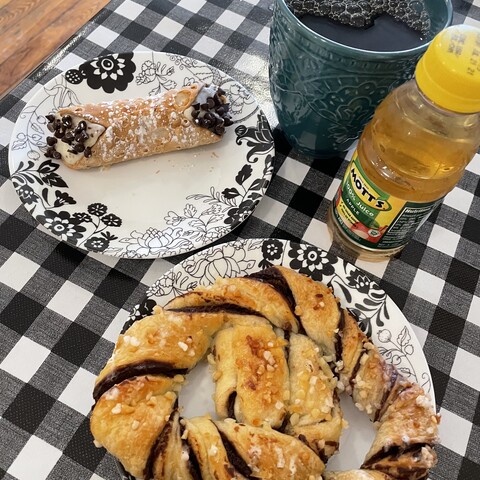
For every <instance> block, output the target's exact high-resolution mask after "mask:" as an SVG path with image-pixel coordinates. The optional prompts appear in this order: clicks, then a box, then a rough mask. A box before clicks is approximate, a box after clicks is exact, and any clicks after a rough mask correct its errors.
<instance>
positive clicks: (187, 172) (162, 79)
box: [9, 52, 274, 258]
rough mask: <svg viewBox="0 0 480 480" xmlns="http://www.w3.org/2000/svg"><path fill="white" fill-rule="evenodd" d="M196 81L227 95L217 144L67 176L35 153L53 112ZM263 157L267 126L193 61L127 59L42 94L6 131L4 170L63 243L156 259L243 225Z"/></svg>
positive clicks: (267, 155) (269, 153)
mask: <svg viewBox="0 0 480 480" xmlns="http://www.w3.org/2000/svg"><path fill="white" fill-rule="evenodd" d="M119 72H120V73H121V74H119ZM197 81H200V82H205V83H213V84H216V85H219V86H221V87H222V88H223V89H224V90H225V91H226V93H227V97H228V100H229V102H230V107H231V113H232V119H233V121H234V125H232V126H231V127H229V128H228V129H227V131H226V133H225V136H224V138H223V139H222V141H221V142H219V143H216V144H213V145H208V146H204V147H199V148H195V149H191V150H183V151H178V152H172V153H167V154H162V155H157V156H153V157H149V158H145V159H139V160H133V161H129V162H126V163H124V164H117V165H113V166H112V167H110V168H108V169H103V170H102V169H98V168H96V169H92V170H84V171H82V170H71V169H69V168H68V167H65V166H64V165H63V164H62V162H61V161H60V162H59V161H57V160H53V159H47V158H45V156H44V154H43V152H44V150H45V138H46V136H47V135H49V134H50V133H49V132H48V130H47V128H46V120H45V118H44V116H45V115H47V114H49V113H52V112H54V111H56V110H57V109H58V108H60V107H64V106H69V105H74V104H81V103H90V102H94V103H95V102H101V101H108V100H114V99H120V98H134V97H142V96H143V97H145V96H148V95H155V94H157V93H161V92H163V91H165V90H168V89H172V88H177V87H182V86H184V85H188V84H191V83H193V82H197ZM273 158H274V143H273V138H272V134H271V131H270V127H269V125H268V122H267V119H266V117H265V115H264V113H263V112H262V111H261V110H260V108H259V106H258V104H257V102H256V101H255V99H254V97H253V96H252V95H251V93H249V92H248V91H247V90H246V89H245V88H244V87H243V86H242V85H240V84H239V83H238V82H236V81H235V80H233V79H232V78H231V77H229V76H228V75H226V74H225V73H223V72H221V71H220V70H218V69H216V68H214V67H212V66H210V65H207V64H206V63H203V62H201V61H199V60H194V59H191V58H188V57H183V56H179V55H173V54H168V53H158V52H135V53H125V54H113V55H108V56H106V57H101V58H99V59H94V60H92V61H89V62H86V63H83V64H82V65H79V66H78V67H76V68H73V69H70V70H68V71H67V72H65V73H61V74H60V75H57V76H56V77H55V78H53V79H52V80H51V81H49V82H48V83H47V84H46V85H45V86H44V87H42V89H41V90H40V91H39V92H37V94H36V95H35V96H34V97H32V99H31V100H30V101H29V102H28V104H27V105H26V107H25V108H24V109H23V111H22V113H21V114H20V116H19V118H18V120H17V123H16V124H15V127H14V130H13V134H12V138H11V141H10V150H9V168H10V174H11V179H12V181H13V184H14V186H15V189H16V191H17V193H18V195H19V197H20V199H21V200H22V202H23V203H24V205H25V207H26V208H27V210H28V211H29V212H30V213H31V214H32V215H33V216H34V217H35V218H36V219H37V221H39V222H40V223H41V224H43V225H44V226H45V227H46V228H48V229H49V230H50V231H51V232H53V233H54V234H56V235H58V236H59V237H60V238H61V239H62V240H63V241H66V242H68V243H70V244H72V245H75V246H77V247H80V248H83V249H86V250H90V251H94V252H101V253H105V254H109V255H113V256H116V257H126V258H161V257H168V256H171V255H177V254H179V253H185V252H189V251H192V250H195V249H198V248H201V247H204V246H205V245H209V244H210V243H212V242H214V241H215V240H218V239H219V238H221V237H223V236H224V235H226V234H227V233H229V232H230V231H231V230H232V229H234V228H235V227H237V226H238V225H239V224H240V223H241V222H243V221H244V220H245V219H246V218H247V217H248V216H249V215H250V214H251V213H252V211H253V210H254V209H255V207H256V205H257V204H258V202H259V201H260V199H261V198H262V197H263V195H264V194H265V191H266V189H267V187H268V184H269V181H270V178H271V175H272V171H273Z"/></svg>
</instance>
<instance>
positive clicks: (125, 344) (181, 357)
mask: <svg viewBox="0 0 480 480" xmlns="http://www.w3.org/2000/svg"><path fill="white" fill-rule="evenodd" d="M223 322H224V316H223V314H222V313H214V314H205V313H183V312H182V313H177V312H175V313H172V312H168V311H165V310H163V309H162V308H159V307H157V308H156V309H155V313H154V314H153V315H150V316H148V317H145V318H143V319H142V320H139V321H137V322H135V323H134V324H133V325H132V326H131V327H130V328H129V329H128V330H127V331H126V332H125V333H124V334H123V335H120V336H119V338H118V341H117V344H116V345H115V349H114V351H113V354H112V356H111V357H110V359H109V360H108V362H107V364H106V365H105V367H104V368H103V370H102V371H101V372H100V374H99V375H98V378H97V380H96V382H95V385H96V392H95V397H98V394H99V393H101V392H102V391H103V390H104V388H105V384H106V386H107V387H108V388H109V386H110V385H111V384H112V382H113V384H114V383H116V381H118V379H120V380H121V379H123V378H124V376H127V378H128V377H131V376H132V375H134V374H141V373H155V374H167V375H169V376H172V375H175V374H177V373H180V374H182V373H186V372H187V371H188V370H190V369H191V368H193V367H194V366H195V365H196V364H197V362H198V361H199V360H200V359H201V358H203V356H204V355H205V353H206V351H207V349H208V348H209V347H210V341H211V337H212V335H213V334H214V333H215V332H216V331H217V330H218V329H219V328H220V327H221V326H222V325H223Z"/></svg>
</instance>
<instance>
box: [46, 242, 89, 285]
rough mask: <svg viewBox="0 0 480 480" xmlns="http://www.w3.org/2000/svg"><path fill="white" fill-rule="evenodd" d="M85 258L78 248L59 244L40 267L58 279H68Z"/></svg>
mask: <svg viewBox="0 0 480 480" xmlns="http://www.w3.org/2000/svg"><path fill="white" fill-rule="evenodd" d="M85 257H86V254H85V253H83V252H82V251H81V250H79V249H78V248H74V247H71V246H70V245H68V244H66V243H63V242H61V243H59V244H58V245H57V246H56V247H55V249H54V250H53V251H52V253H51V254H50V255H49V256H48V258H47V259H46V260H45V261H44V262H43V263H42V267H43V268H46V269H47V270H49V271H50V272H52V273H54V274H55V275H58V276H59V277H62V278H64V279H68V278H69V277H70V275H71V274H72V273H73V272H74V270H75V269H76V268H77V267H78V266H79V265H80V263H82V261H83V259H84V258H85Z"/></svg>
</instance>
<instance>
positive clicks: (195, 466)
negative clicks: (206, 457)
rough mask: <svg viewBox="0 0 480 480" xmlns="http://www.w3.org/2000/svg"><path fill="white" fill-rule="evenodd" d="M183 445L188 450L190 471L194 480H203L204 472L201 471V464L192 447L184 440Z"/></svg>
mask: <svg viewBox="0 0 480 480" xmlns="http://www.w3.org/2000/svg"><path fill="white" fill-rule="evenodd" d="M182 445H183V446H186V447H187V448H188V471H189V473H190V475H191V476H192V478H193V480H202V479H203V477H202V471H201V470H200V463H199V462H198V458H197V456H196V455H195V452H194V451H193V448H192V446H191V445H190V443H189V442H188V440H182Z"/></svg>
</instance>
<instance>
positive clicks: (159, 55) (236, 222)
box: [8, 49, 276, 260]
mask: <svg viewBox="0 0 480 480" xmlns="http://www.w3.org/2000/svg"><path fill="white" fill-rule="evenodd" d="M115 55H117V56H119V55H131V60H132V62H134V63H135V66H136V70H135V71H136V72H138V71H139V70H140V68H141V65H142V63H143V62H145V61H148V60H151V59H152V60H153V61H156V62H158V61H159V60H160V61H162V62H165V61H167V62H170V63H171V64H173V63H174V62H175V61H180V62H182V61H183V62H192V65H194V66H195V67H207V68H208V69H210V71H211V72H212V74H214V73H216V74H217V75H220V76H221V78H222V79H223V83H227V82H232V83H233V84H235V85H238V86H239V87H240V89H241V90H242V91H243V92H246V93H247V94H248V97H249V98H250V99H251V104H252V105H253V106H254V109H253V110H252V111H251V112H250V113H249V114H248V115H246V116H243V117H241V118H240V119H237V120H236V122H239V123H236V126H237V127H238V126H242V123H241V122H244V121H246V120H249V119H250V118H251V117H254V116H255V115H256V116H257V119H258V121H259V120H260V116H261V118H262V121H263V122H264V123H262V126H266V128H267V130H268V134H269V138H266V139H265V138H263V140H265V144H264V145H268V146H269V149H268V150H267V152H266V153H265V155H264V157H265V158H266V157H270V158H271V161H270V167H269V168H267V166H265V168H264V171H263V173H260V172H258V171H257V175H258V178H257V179H256V180H259V181H260V182H261V185H260V188H259V189H256V192H255V194H256V198H255V201H253V202H248V200H247V202H241V203H240V206H241V208H240V206H239V208H238V209H237V210H238V211H237V212H234V214H232V222H231V223H230V224H227V222H225V224H224V225H222V229H221V231H219V232H217V233H218V235H217V236H215V235H211V236H210V237H208V236H207V235H205V236H204V237H203V239H199V240H191V241H190V240H188V242H187V243H189V246H188V247H186V248H184V247H182V244H180V245H179V246H177V247H173V248H172V247H166V248H162V249H160V251H159V252H158V253H153V252H152V250H151V249H150V250H149V253H148V254H146V255H140V256H136V255H135V254H133V255H131V254H129V253H128V251H127V247H128V243H126V242H125V243H124V244H123V246H121V245H120V242H117V243H116V249H117V251H112V250H110V251H109V250H108V248H107V249H106V250H98V249H95V248H91V247H88V246H86V245H85V242H86V240H88V237H85V238H84V239H83V241H82V244H81V245H78V244H77V240H76V239H75V238H73V239H72V238H71V237H67V238H64V237H62V235H61V234H60V233H57V232H55V231H52V230H51V229H50V228H48V227H47V226H46V224H47V223H48V222H47V220H46V218H45V216H44V213H45V212H46V211H48V207H47V208H45V207H42V208H40V209H38V210H36V211H33V210H34V208H33V209H30V208H29V201H28V200H29V199H28V198H24V197H23V196H22V195H21V194H20V190H21V187H23V186H24V185H16V184H15V183H14V181H13V177H14V176H15V175H16V174H18V172H19V169H20V165H21V164H22V162H28V160H29V159H28V158H27V154H28V153H30V152H31V151H32V149H31V148H30V149H29V150H28V149H27V148H26V149H22V154H23V157H24V158H17V154H16V153H15V152H14V150H15V149H14V140H15V137H16V136H17V135H18V134H24V132H25V131H26V128H25V127H21V125H24V126H28V124H29V122H28V120H25V119H24V116H25V115H27V113H26V112H27V111H28V108H29V107H30V108H31V107H34V106H36V104H37V103H38V102H39V101H40V100H43V99H44V98H45V97H46V90H47V89H49V88H52V87H53V86H55V85H56V84H57V82H58V80H60V81H63V82H66V79H65V77H66V74H67V72H70V71H72V70H76V71H78V69H79V68H80V67H81V66H82V65H85V64H90V63H92V62H94V61H97V60H102V59H105V58H108V57H112V56H115ZM185 64H186V63H185ZM181 65H184V64H181ZM182 68H183V67H179V68H178V71H182ZM183 73H184V75H182V76H183V77H184V80H185V79H186V78H187V75H188V74H189V73H190V72H189V71H184V72H183ZM197 80H199V79H198V77H197ZM199 81H200V80H199ZM80 83H81V82H80ZM134 83H135V81H131V82H130V84H134ZM137 83H138V82H137ZM69 86H71V88H72V89H74V88H75V86H76V85H74V84H72V85H70V84H69ZM87 88H90V90H91V91H92V92H97V91H100V92H101V88H96V89H93V88H91V87H87ZM134 88H138V87H137V86H135V87H134ZM176 88H180V87H176ZM103 93H104V95H105V96H106V98H107V96H108V95H109V94H108V93H105V92H103ZM113 93H114V94H115V95H116V96H117V97H118V95H119V92H117V91H116V90H114V92H113ZM133 96H134V95H133ZM121 98H133V97H132V94H130V95H127V96H125V97H121ZM250 121H251V120H250ZM258 121H257V124H258ZM234 125H235V124H234ZM233 128H234V126H232V129H233ZM247 133H248V132H247ZM43 134H45V131H44V132H43ZM241 138H242V137H241V136H238V137H236V138H235V137H232V138H231V140H230V141H231V142H233V143H236V144H238V145H240V139H241ZM245 139H246V140H247V141H248V140H249V138H248V135H247V136H246V138H244V140H245ZM37 152H40V153H41V147H39V146H37ZM275 153H276V152H275V143H274V140H273V131H272V128H271V126H270V124H269V122H268V119H267V117H266V115H265V112H264V111H263V110H262V108H261V105H260V103H259V102H258V100H257V99H256V97H255V95H254V94H253V93H252V92H251V91H250V90H249V89H248V88H247V87H246V86H245V85H244V84H243V83H241V82H240V81H239V80H237V79H235V78H234V77H232V76H231V75H230V74H227V73H225V72H224V71H222V70H220V69H219V68H217V67H215V66H213V65H211V64H209V63H207V62H205V61H203V60H200V59H197V58H194V57H191V56H187V55H179V54H175V53H171V52H159V51H154V50H148V49H142V50H135V51H130V52H122V53H110V54H105V55H101V56H98V57H94V58H92V59H87V60H85V61H84V62H82V63H79V64H77V65H74V66H72V67H70V68H68V70H64V71H62V72H60V73H58V74H57V75H55V76H54V77H53V78H51V79H50V80H49V81H48V82H47V83H45V84H44V85H41V88H40V89H39V90H38V91H37V92H35V94H34V95H32V97H31V98H30V99H29V100H28V101H27V103H26V104H25V106H24V107H23V109H22V111H21V112H20V114H19V115H18V117H17V119H16V121H15V125H14V127H13V130H12V133H11V136H10V142H9V147H8V169H9V179H10V180H11V181H12V183H13V186H14V190H15V193H16V195H17V197H19V199H20V201H21V203H22V205H23V206H24V207H25V209H26V210H27V212H28V213H29V214H30V215H31V216H32V217H33V218H34V219H35V221H36V222H37V223H38V224H39V225H42V226H43V227H44V228H46V229H47V230H48V232H49V233H51V234H52V235H53V237H54V238H56V239H58V240H59V241H61V242H64V243H67V244H68V245H71V246H74V247H77V248H79V249H81V250H83V251H86V252H92V253H101V254H104V255H107V256H113V257H116V258H126V259H132V260H134V259H139V260H145V259H158V258H168V257H172V256H176V255H180V254H188V253H190V252H194V251H196V250H198V249H203V248H205V247H208V246H210V245H211V244H213V243H215V242H217V241H219V240H220V239H221V238H223V237H225V236H226V235H228V234H229V233H231V232H232V231H233V230H235V229H236V228H237V227H238V226H240V225H241V224H243V223H244V222H245V221H246V220H247V219H248V218H249V217H250V216H251V215H252V214H253V212H254V211H255V209H256V208H257V207H258V204H259V203H260V201H261V200H262V199H263V198H264V197H265V195H266V192H267V189H268V187H269V186H270V182H271V178H272V175H273V165H274V161H275ZM249 154H250V152H249V151H247V150H245V151H244V152H243V154H242V155H241V156H242V162H243V163H245V157H247V161H248V162H250V163H256V161H257V160H258V158H257V159H253V160H252V161H250V160H249V156H248V155H249ZM256 155H257V157H261V158H262V159H263V157H262V155H263V154H262V153H260V154H256ZM14 159H15V160H14ZM40 160H42V161H45V160H49V159H47V158H43V156H42V157H40V159H38V160H37V161H38V162H39V161H40ZM52 162H53V163H54V162H55V161H54V160H52ZM242 162H238V163H239V165H238V167H239V168H240V163H242ZM58 167H59V165H58V166H57V168H58ZM256 168H257V170H258V169H259V167H258V166H257V167H256ZM220 172H221V171H220ZM239 174H240V172H239V173H238V174H237V176H238V175H239ZM234 175H235V173H234V172H233V171H232V177H233V176H234ZM57 176H58V175H57ZM220 178H222V173H220ZM235 179H236V178H235ZM230 183H233V179H232V182H230ZM206 187H207V188H208V185H206ZM49 188H50V189H51V190H53V189H54V187H53V186H50V187H49ZM211 188H213V187H211ZM41 190H42V189H41V188H40V186H37V187H36V189H35V190H34V192H35V195H36V196H37V197H39V196H40V191H41ZM227 190H228V188H227ZM69 191H70V188H69V187H68V186H67V188H66V190H65V192H69ZM218 193H219V192H218ZM222 193H223V192H222ZM66 194H67V193H66ZM194 195H195V194H194ZM100 200H103V201H105V200H106V199H105V197H101V198H100ZM188 201H189V199H188V198H185V199H184V200H183V199H182V200H181V202H185V206H184V208H187V207H188V206H189V205H188V203H187V202H188ZM105 203H107V201H105ZM95 204H98V203H95ZM80 206H81V207H82V208H83V207H85V208H84V210H85V211H87V208H88V207H90V205H88V207H87V204H85V205H82V204H80ZM53 208H55V207H53ZM232 208H235V205H232ZM169 213H170V212H169ZM113 216H114V217H116V216H115V215H113ZM39 217H41V218H39ZM227 218H229V216H228V215H227V210H225V212H224V213H223V216H222V220H226V219H227ZM42 219H43V220H42ZM118 220H119V219H118V217H117V218H114V221H117V222H118ZM120 222H121V220H120ZM169 225H170V224H169V223H166V222H165V225H164V226H163V225H162V226H161V228H163V231H165V230H168V229H170V228H169ZM114 226H117V225H114ZM157 226H160V225H159V224H157ZM164 227H167V228H164ZM124 228H125V227H124ZM151 228H153V229H154V230H157V232H161V231H160V230H158V229H156V228H155V227H148V228H147V230H146V232H145V233H144V235H147V233H148V231H149V230H151ZM129 230H130V232H131V233H130V236H132V235H133V233H137V232H136V230H135V224H134V225H132V226H131V227H130V228H129ZM172 230H173V231H174V232H175V233H177V234H178V228H176V227H175V226H174V227H173V229H172ZM183 232H184V234H185V229H183ZM107 233H108V232H107ZM125 233H126V229H125V230H124V234H125ZM117 238H118V237H116V238H115V239H117ZM127 238H128V237H124V238H122V240H126V239H127ZM180 238H181V235H180ZM130 240H131V238H130Z"/></svg>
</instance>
